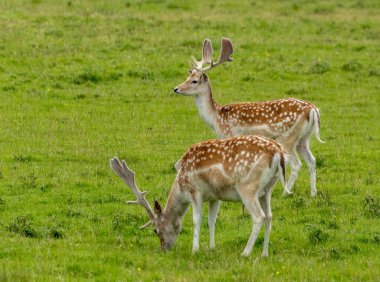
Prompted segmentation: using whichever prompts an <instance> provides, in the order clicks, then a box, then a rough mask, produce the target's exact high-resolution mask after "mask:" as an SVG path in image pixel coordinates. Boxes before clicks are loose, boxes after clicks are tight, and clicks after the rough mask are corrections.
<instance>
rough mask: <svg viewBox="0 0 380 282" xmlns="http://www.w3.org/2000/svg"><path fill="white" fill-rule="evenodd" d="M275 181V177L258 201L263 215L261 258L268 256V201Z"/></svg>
mask: <svg viewBox="0 0 380 282" xmlns="http://www.w3.org/2000/svg"><path fill="white" fill-rule="evenodd" d="M276 181H277V177H275V178H273V179H272V180H271V181H270V182H269V183H268V185H267V187H266V189H265V190H266V193H265V195H264V196H263V197H261V198H260V199H259V200H260V205H261V208H262V209H263V211H264V213H265V220H264V226H265V229H264V248H263V253H262V255H261V256H262V257H267V256H268V246H269V236H270V231H271V225H272V209H271V206H270V199H271V195H272V190H273V186H274V184H275V183H276Z"/></svg>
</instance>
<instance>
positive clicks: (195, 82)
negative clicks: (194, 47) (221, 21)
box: [174, 38, 233, 95]
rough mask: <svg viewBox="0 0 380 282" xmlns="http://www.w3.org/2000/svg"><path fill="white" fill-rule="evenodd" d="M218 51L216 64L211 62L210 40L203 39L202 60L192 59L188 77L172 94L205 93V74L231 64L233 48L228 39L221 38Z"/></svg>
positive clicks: (206, 81) (207, 86)
mask: <svg viewBox="0 0 380 282" xmlns="http://www.w3.org/2000/svg"><path fill="white" fill-rule="evenodd" d="M220 46H221V49H220V56H219V60H218V61H217V62H214V61H213V60H212V53H213V50H212V44H211V41H210V39H205V41H204V42H203V49H202V60H201V61H197V60H196V59H195V58H194V57H192V59H191V61H190V65H191V67H192V69H191V70H189V77H188V78H187V79H186V80H185V82H184V83H182V84H180V85H178V86H176V87H175V88H174V92H175V93H177V94H182V95H199V94H202V93H204V92H205V91H209V88H210V84H209V81H208V77H207V75H206V72H208V71H209V70H211V69H213V68H215V67H217V66H218V65H221V64H222V63H224V62H232V61H233V59H232V58H230V55H231V54H232V53H233V46H232V42H231V40H229V39H228V38H222V42H221V45H220ZM205 64H208V66H206V67H203V65H205Z"/></svg>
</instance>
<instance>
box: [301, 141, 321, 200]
mask: <svg viewBox="0 0 380 282" xmlns="http://www.w3.org/2000/svg"><path fill="white" fill-rule="evenodd" d="M297 151H298V152H299V153H300V155H301V156H302V157H303V159H304V160H305V162H306V165H307V167H308V169H309V174H310V194H311V196H312V197H313V196H315V195H317V188H316V182H317V173H316V161H315V157H314V156H313V154H312V152H311V150H310V147H309V140H308V139H307V138H305V139H302V140H301V141H300V143H299V144H298V146H297Z"/></svg>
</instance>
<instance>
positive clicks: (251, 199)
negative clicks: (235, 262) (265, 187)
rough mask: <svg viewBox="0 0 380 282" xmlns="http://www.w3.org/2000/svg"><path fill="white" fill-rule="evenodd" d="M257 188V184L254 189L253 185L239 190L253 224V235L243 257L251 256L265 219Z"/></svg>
mask: <svg viewBox="0 0 380 282" xmlns="http://www.w3.org/2000/svg"><path fill="white" fill-rule="evenodd" d="M257 187H258V184H256V187H252V185H244V186H242V187H239V189H238V193H239V196H240V198H241V200H242V202H243V204H244V206H245V207H246V209H247V210H248V212H249V213H250V215H251V217H252V223H253V226H252V231H251V235H250V236H249V239H248V243H247V245H246V247H245V249H244V251H243V253H242V254H241V255H242V256H249V254H250V253H251V252H252V248H253V246H254V245H255V242H256V239H257V236H258V235H259V232H260V229H261V226H262V225H263V221H264V218H265V213H264V211H263V210H262V208H261V206H260V202H259V199H258V190H257V189H256V188H257Z"/></svg>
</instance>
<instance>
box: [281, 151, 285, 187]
mask: <svg viewBox="0 0 380 282" xmlns="http://www.w3.org/2000/svg"><path fill="white" fill-rule="evenodd" d="M280 165H281V168H282V176H283V177H284V180H285V182H286V177H285V157H284V154H283V153H281V154H280Z"/></svg>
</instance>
